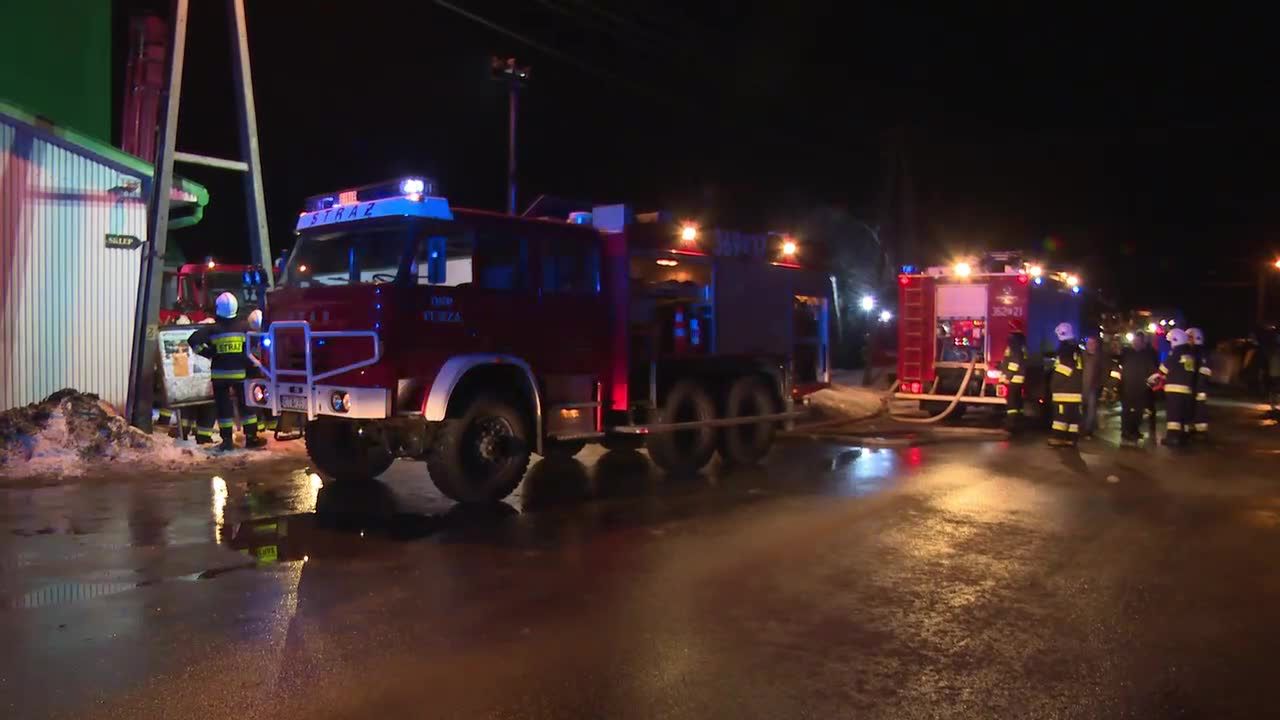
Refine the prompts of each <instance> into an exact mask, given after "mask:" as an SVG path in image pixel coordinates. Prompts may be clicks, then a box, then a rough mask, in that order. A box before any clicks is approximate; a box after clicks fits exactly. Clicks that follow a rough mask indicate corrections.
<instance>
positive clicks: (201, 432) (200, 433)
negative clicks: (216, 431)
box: [196, 427, 213, 438]
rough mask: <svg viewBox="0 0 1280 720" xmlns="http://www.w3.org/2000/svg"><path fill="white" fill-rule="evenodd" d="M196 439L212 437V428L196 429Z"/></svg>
mask: <svg viewBox="0 0 1280 720" xmlns="http://www.w3.org/2000/svg"><path fill="white" fill-rule="evenodd" d="M196 437H198V438H211V437H213V428H211V427H207V428H205V427H202V428H196Z"/></svg>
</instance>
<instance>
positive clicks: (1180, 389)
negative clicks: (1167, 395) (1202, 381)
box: [1164, 383, 1191, 395]
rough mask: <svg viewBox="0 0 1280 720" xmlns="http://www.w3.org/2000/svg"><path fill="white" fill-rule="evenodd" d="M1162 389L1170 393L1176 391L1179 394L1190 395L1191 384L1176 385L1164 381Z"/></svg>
mask: <svg viewBox="0 0 1280 720" xmlns="http://www.w3.org/2000/svg"><path fill="white" fill-rule="evenodd" d="M1164 391H1165V392H1171V393H1178V394H1180V395H1190V394H1191V386H1190V385H1178V384H1176V383H1166V384H1165V386H1164Z"/></svg>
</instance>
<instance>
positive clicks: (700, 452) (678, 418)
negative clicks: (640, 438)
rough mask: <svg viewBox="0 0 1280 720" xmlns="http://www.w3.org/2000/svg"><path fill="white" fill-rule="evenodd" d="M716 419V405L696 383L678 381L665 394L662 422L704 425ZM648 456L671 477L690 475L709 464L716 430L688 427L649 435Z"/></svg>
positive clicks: (714, 448) (713, 450)
mask: <svg viewBox="0 0 1280 720" xmlns="http://www.w3.org/2000/svg"><path fill="white" fill-rule="evenodd" d="M714 419H716V404H715V402H714V401H713V400H712V399H711V395H710V394H708V393H707V391H706V390H705V389H704V388H703V387H702V385H701V384H700V383H698V382H697V381H695V380H681V381H680V382H678V383H676V384H675V385H674V386H673V387H672V388H671V390H670V391H669V392H668V393H667V398H666V400H665V402H664V403H663V405H662V413H661V422H664V423H678V422H704V421H707V420H714ZM645 446H646V447H647V448H648V449H649V457H651V458H653V462H654V463H656V464H657V465H658V467H660V468H662V469H663V470H665V471H666V472H667V473H668V474H670V475H677V476H679V475H693V474H695V473H697V472H698V471H699V470H701V469H702V468H703V467H705V466H706V464H707V463H709V462H711V456H712V455H714V454H715V452H716V429H715V428H713V427H699V428H691V429H689V430H678V431H676V432H663V433H655V434H653V435H650V436H649V437H648V439H647V440H646V441H645Z"/></svg>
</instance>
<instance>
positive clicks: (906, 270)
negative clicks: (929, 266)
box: [902, 265, 916, 275]
mask: <svg viewBox="0 0 1280 720" xmlns="http://www.w3.org/2000/svg"><path fill="white" fill-rule="evenodd" d="M915 271H916V266H915V265H903V266H902V272H903V273H904V274H906V275H910V274H911V273H913V272H915Z"/></svg>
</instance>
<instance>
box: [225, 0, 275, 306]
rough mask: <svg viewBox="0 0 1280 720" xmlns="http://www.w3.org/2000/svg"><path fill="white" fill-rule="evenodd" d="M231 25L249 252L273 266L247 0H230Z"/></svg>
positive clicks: (270, 282)
mask: <svg viewBox="0 0 1280 720" xmlns="http://www.w3.org/2000/svg"><path fill="white" fill-rule="evenodd" d="M227 9H228V11H229V12H230V14H231V29H232V31H233V32H234V33H235V36H236V47H235V49H234V50H233V51H232V63H231V65H232V67H233V68H234V71H235V81H236V87H237V88H238V89H239V90H238V92H237V93H236V106H237V109H238V110H239V111H240V123H239V124H240V155H241V156H242V158H243V159H244V162H246V163H247V164H248V165H249V172H248V173H246V174H245V178H244V183H245V184H244V188H245V193H244V194H245V200H246V202H247V205H248V214H249V218H248V220H249V252H250V255H251V256H252V258H253V264H254V265H259V266H261V267H263V268H266V269H268V270H269V269H270V267H271V239H270V236H269V235H268V233H267V206H266V203H265V202H264V200H263V193H262V160H261V158H260V157H259V153H258V111H257V108H256V106H255V105H254V102H253V73H252V72H251V69H250V66H249V33H248V29H247V28H246V26H245V20H244V0H228V3H227ZM264 274H265V275H266V281H267V287H268V288H270V287H272V286H273V285H274V283H275V280H274V278H273V273H271V272H269V271H268V272H266V273H264Z"/></svg>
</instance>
